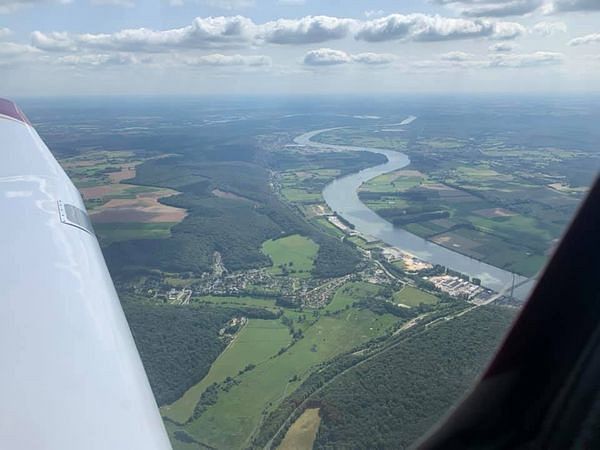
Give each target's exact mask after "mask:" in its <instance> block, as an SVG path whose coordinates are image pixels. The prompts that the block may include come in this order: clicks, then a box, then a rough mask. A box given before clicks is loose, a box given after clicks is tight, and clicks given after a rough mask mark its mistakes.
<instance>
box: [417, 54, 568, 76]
mask: <svg viewBox="0 0 600 450" xmlns="http://www.w3.org/2000/svg"><path fill="white" fill-rule="evenodd" d="M446 56H447V55H440V58H439V59H437V60H422V61H416V62H413V63H411V67H413V68H415V69H418V70H419V71H429V72H431V71H436V72H445V71H456V70H473V69H474V70H481V69H490V70H501V69H526V68H536V67H543V66H551V65H559V64H562V63H563V62H564V55H563V54H561V53H554V52H534V53H522V54H515V53H510V54H502V53H499V54H492V55H489V56H487V57H482V58H476V57H475V56H474V55H471V57H469V58H462V57H446Z"/></svg>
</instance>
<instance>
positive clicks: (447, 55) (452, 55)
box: [440, 51, 473, 61]
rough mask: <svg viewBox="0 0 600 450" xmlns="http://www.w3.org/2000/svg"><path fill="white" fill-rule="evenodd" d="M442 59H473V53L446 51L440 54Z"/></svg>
mask: <svg viewBox="0 0 600 450" xmlns="http://www.w3.org/2000/svg"><path fill="white" fill-rule="evenodd" d="M440 58H441V59H443V60H444V61H469V60H471V59H473V54H471V53H465V52H458V51H456V52H448V53H444V54H442V55H440Z"/></svg>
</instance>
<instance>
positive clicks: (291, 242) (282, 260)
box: [262, 234, 319, 278]
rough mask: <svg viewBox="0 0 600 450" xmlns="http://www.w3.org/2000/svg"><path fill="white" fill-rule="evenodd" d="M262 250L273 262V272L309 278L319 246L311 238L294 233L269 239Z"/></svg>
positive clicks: (271, 270)
mask: <svg viewBox="0 0 600 450" xmlns="http://www.w3.org/2000/svg"><path fill="white" fill-rule="evenodd" d="M262 250H263V252H264V253H265V254H266V255H267V256H269V258H270V259H271V261H272V263H273V266H272V267H271V269H270V272H271V273H273V274H275V275H283V274H286V275H287V274H290V275H292V276H295V277H299V278H308V277H310V276H311V272H312V270H313V268H314V262H315V258H316V257H317V252H318V251H319V246H318V245H317V244H316V243H315V242H314V241H313V240H311V239H310V238H307V237H304V236H300V235H298V234H294V235H291V236H286V237H284V238H280V239H276V240H268V241H266V242H264V243H263V245H262Z"/></svg>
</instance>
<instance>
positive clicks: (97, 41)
mask: <svg viewBox="0 0 600 450" xmlns="http://www.w3.org/2000/svg"><path fill="white" fill-rule="evenodd" d="M255 29H256V25H255V24H254V23H253V22H252V21H251V20H250V19H247V18H245V17H242V16H232V17H208V18H200V17H198V18H196V19H194V21H193V22H192V24H191V25H188V26H186V27H182V28H174V29H170V30H164V31H155V30H150V29H148V28H136V29H128V30H122V31H118V32H116V33H111V34H108V33H101V34H90V33H85V34H71V33H66V32H54V33H42V32H40V31H34V32H33V33H32V35H31V42H32V45H34V46H35V47H37V48H40V49H42V50H46V51H64V50H72V49H102V50H115V51H138V52H161V51H167V50H171V49H177V48H188V49H192V48H218V47H236V46H242V45H246V44H248V43H250V42H251V41H252V39H253V38H254V34H255Z"/></svg>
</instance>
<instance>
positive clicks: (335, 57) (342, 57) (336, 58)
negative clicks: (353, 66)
mask: <svg viewBox="0 0 600 450" xmlns="http://www.w3.org/2000/svg"><path fill="white" fill-rule="evenodd" d="M350 61H352V58H351V57H350V55H349V54H348V53H346V52H342V51H341V50H333V49H331V48H320V49H318V50H311V51H309V52H307V53H306V55H304V64H306V65H308V66H333V65H338V64H346V63H349V62H350Z"/></svg>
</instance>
